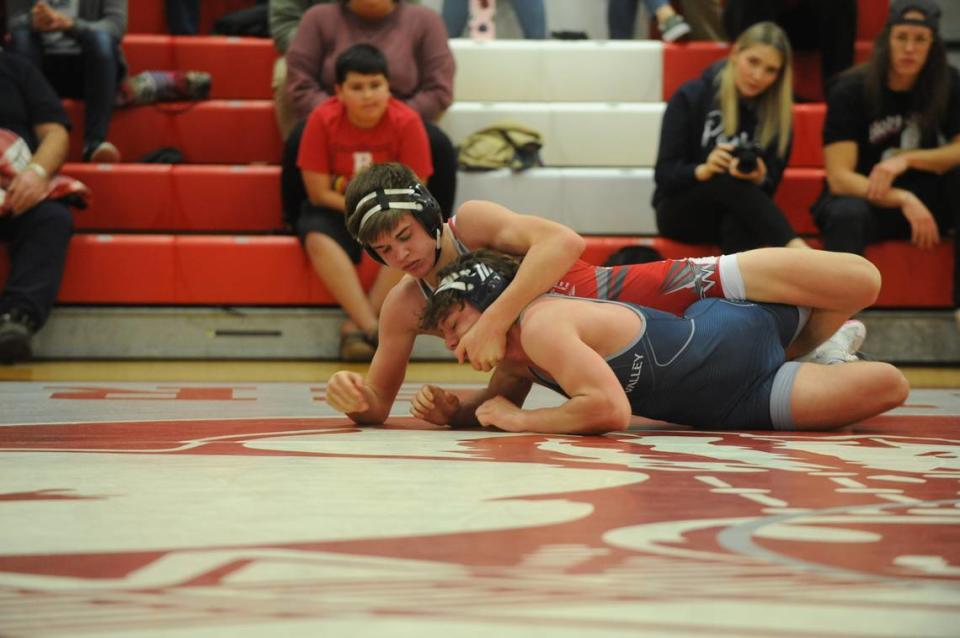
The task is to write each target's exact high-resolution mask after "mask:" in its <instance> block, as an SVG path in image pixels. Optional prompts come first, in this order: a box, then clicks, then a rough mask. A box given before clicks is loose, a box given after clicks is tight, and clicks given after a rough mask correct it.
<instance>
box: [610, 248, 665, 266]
mask: <svg viewBox="0 0 960 638" xmlns="http://www.w3.org/2000/svg"><path fill="white" fill-rule="evenodd" d="M651 261H663V255H661V254H660V253H659V252H658V251H657V249H656V248H651V247H650V246H624V247H623V248H621V249H620V250H618V251H617V252H615V253H613V254H612V255H610V256H609V257H607V260H606V261H605V262H603V265H604V266H626V265H629V264H647V263H650V262H651Z"/></svg>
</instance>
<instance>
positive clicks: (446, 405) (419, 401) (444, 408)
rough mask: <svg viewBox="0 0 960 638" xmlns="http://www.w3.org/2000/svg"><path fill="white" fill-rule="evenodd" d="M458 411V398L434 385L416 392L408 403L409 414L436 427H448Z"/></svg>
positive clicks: (426, 386)
mask: <svg viewBox="0 0 960 638" xmlns="http://www.w3.org/2000/svg"><path fill="white" fill-rule="evenodd" d="M459 409H460V397H458V396H457V395H455V394H454V393H452V392H447V391H446V390H444V389H443V388H439V387H437V386H435V385H425V386H423V387H422V388H420V389H419V390H417V394H416V396H414V397H413V401H411V402H410V414H412V415H413V416H415V417H417V418H418V419H423V420H424V421H429V422H430V423H434V424H436V425H449V424H450V422H451V421H452V420H453V417H454V415H455V414H456V413H457V410H459Z"/></svg>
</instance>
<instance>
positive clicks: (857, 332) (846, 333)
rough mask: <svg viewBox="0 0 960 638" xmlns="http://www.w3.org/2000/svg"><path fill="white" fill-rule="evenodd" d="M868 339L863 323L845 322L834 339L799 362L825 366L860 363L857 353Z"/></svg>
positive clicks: (853, 320)
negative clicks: (852, 362) (851, 362)
mask: <svg viewBox="0 0 960 638" xmlns="http://www.w3.org/2000/svg"><path fill="white" fill-rule="evenodd" d="M866 338H867V327H866V326H865V325H863V322H862V321H857V320H856V319H851V320H849V321H846V322H844V324H843V325H842V326H840V329H839V330H837V331H836V332H835V333H834V334H833V336H832V337H830V338H829V339H827V340H826V341H824V342H823V343H821V344H820V345H819V346H817V349H816V350H814V351H813V352H811V353H810V354H807V355H804V356H802V357H800V358H799V359H797V361H806V362H809V363H822V364H824V365H832V364H834V363H847V362H850V361H859V360H860V358H859V357H858V356H857V352H858V351H859V350H860V346H862V345H863V340H864V339H866Z"/></svg>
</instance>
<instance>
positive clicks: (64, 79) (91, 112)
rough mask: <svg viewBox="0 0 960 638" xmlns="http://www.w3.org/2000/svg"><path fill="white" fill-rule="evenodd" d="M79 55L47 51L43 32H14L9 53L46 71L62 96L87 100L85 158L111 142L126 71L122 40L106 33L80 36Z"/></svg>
mask: <svg viewBox="0 0 960 638" xmlns="http://www.w3.org/2000/svg"><path fill="white" fill-rule="evenodd" d="M77 40H78V42H79V44H80V49H81V52H80V53H79V54H77V55H51V54H47V53H45V52H44V50H43V40H42V39H41V37H40V34H39V33H36V32H33V31H31V30H30V29H14V31H13V32H12V33H11V34H10V45H9V50H10V52H12V53H18V54H20V55H22V56H23V57H26V58H28V59H29V60H30V61H31V62H33V63H34V64H35V65H36V66H37V68H39V69H41V70H42V71H43V74H44V75H45V76H46V78H47V80H48V81H49V82H50V84H52V85H53V88H54V89H55V90H56V91H57V93H58V94H59V95H60V97H68V98H74V99H81V100H83V101H84V106H85V113H84V128H83V152H84V158H86V157H87V156H88V155H89V154H90V153H92V152H93V150H94V149H96V147H97V146H98V145H99V144H100V143H101V142H103V141H104V140H106V139H107V130H108V128H109V127H110V116H111V115H112V114H113V102H114V100H115V99H116V95H117V88H118V86H119V84H120V80H121V79H122V78H123V75H124V73H125V72H126V68H125V67H124V64H123V62H122V58H121V56H120V43H119V41H118V40H117V39H116V38H114V37H113V36H111V35H110V34H109V33H106V32H105V31H98V30H88V31H83V32H81V33H80V34H79V35H78V36H77Z"/></svg>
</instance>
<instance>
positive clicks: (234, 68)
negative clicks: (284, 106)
mask: <svg viewBox="0 0 960 638" xmlns="http://www.w3.org/2000/svg"><path fill="white" fill-rule="evenodd" d="M123 52H124V55H125V56H126V58H127V63H128V64H129V65H130V72H131V73H139V72H140V71H154V70H160V71H206V72H208V73H210V75H211V76H212V77H213V78H216V80H215V81H214V82H213V83H212V85H211V89H210V97H211V98H214V99H261V100H269V99H271V98H272V97H273V96H272V91H271V89H270V82H271V79H272V77H273V65H274V62H275V61H276V59H277V55H278V54H277V51H276V49H274V48H273V42H272V41H271V40H267V39H263V38H235V37H228V38H224V37H219V36H170V35H142V34H132V35H128V36H126V37H124V39H123Z"/></svg>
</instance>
